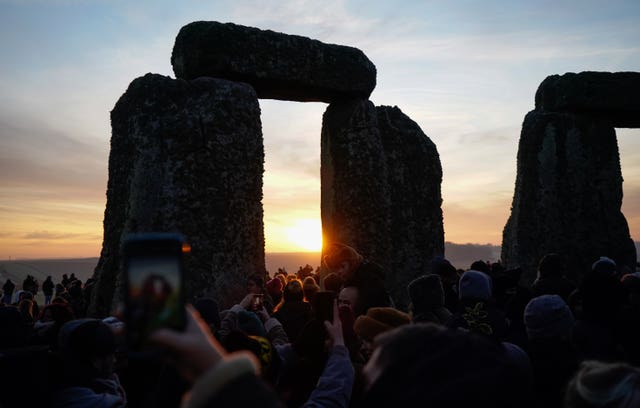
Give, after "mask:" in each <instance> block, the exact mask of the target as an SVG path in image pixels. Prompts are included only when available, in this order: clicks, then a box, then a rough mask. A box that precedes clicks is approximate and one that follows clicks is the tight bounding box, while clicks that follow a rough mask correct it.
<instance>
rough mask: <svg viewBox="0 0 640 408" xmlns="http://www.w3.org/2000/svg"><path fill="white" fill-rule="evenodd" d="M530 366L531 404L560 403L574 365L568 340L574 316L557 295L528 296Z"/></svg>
mask: <svg viewBox="0 0 640 408" xmlns="http://www.w3.org/2000/svg"><path fill="white" fill-rule="evenodd" d="M524 323H525V327H526V331H527V337H528V339H529V346H528V350H527V352H528V354H529V358H530V359H531V365H532V368H533V378H534V389H535V393H534V395H535V406H536V407H561V406H562V398H563V395H564V389H565V387H566V385H567V383H568V382H569V380H570V379H571V376H572V375H573V373H575V371H576V370H577V369H578V355H577V352H576V350H575V348H574V346H573V344H572V343H571V334H572V331H573V328H574V326H575V319H574V317H573V314H572V313H571V310H570V309H569V306H567V304H566V303H565V301H564V300H563V299H562V297H560V296H559V295H542V296H539V297H536V298H533V299H531V301H529V303H528V304H527V306H526V308H525V311H524Z"/></svg>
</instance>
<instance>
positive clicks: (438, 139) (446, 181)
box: [0, 0, 640, 259]
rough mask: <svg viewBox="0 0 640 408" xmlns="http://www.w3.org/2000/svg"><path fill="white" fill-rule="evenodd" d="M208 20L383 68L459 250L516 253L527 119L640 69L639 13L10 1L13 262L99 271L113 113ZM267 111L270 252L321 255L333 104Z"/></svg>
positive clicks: (6, 8) (7, 134) (632, 178)
mask: <svg viewBox="0 0 640 408" xmlns="http://www.w3.org/2000/svg"><path fill="white" fill-rule="evenodd" d="M199 20H211V21H220V22H233V23H236V24H242V25H248V26H253V27H258V28H261V29H271V30H274V31H279V32H284V33H288V34H296V35H303V36H307V37H310V38H314V39H318V40H320V41H323V42H326V43H335V44H342V45H349V46H354V47H357V48H359V49H361V50H362V51H363V52H364V53H365V54H366V55H367V56H368V57H369V59H371V61H373V63H374V64H375V65H376V67H377V71H378V76H377V86H376V89H375V90H374V91H373V93H372V95H371V97H370V99H371V100H372V101H373V102H374V103H375V104H376V105H390V106H393V105H397V106H398V107H399V108H400V109H401V110H402V111H403V112H404V113H405V114H407V115H408V116H409V117H410V118H412V119H413V120H414V121H415V122H417V123H418V125H419V126H420V127H421V128H422V130H423V131H424V132H425V133H426V134H427V135H428V136H429V137H430V138H431V140H433V142H434V143H435V144H436V146H437V148H438V151H439V154H440V159H441V162H442V167H443V184H442V196H443V200H444V202H443V212H444V227H445V239H446V240H447V241H451V242H456V243H481V244H485V243H491V244H495V245H500V243H501V240H502V229H503V227H504V224H505V223H506V221H507V218H508V216H509V211H510V205H511V200H512V197H513V190H514V184H515V176H516V154H517V145H518V139H519V135H520V128H521V125H522V120H523V118H524V116H525V114H526V113H527V112H528V111H530V110H532V109H533V108H534V95H535V91H536V89H537V87H538V85H539V84H540V82H541V81H542V80H543V79H544V78H545V77H547V76H548V75H552V74H563V73H565V72H581V71H587V70H590V71H640V2H638V1H637V0H631V1H615V0H609V1H557V0H556V1H536V2H533V1H530V2H526V1H510V2H505V1H489V0H484V1H444V0H443V1H403V2H389V1H372V0H367V1H360V0H358V1H351V0H324V1H309V0H301V1H283V0H280V1H277V0H276V1H269V0H255V1H254V0H248V1H243V0H233V1H215V0H211V1H204V0H197V1H196V0H184V1H164V0H153V1H146V0H145V1H135V2H134V1H127V0H22V1H21V0H0V259H9V258H13V259H16V258H42V257H56V258H57V257H93V256H99V253H100V248H101V244H102V221H103V214H104V209H105V204H106V185H107V178H108V168H107V166H108V155H109V140H110V133H111V130H110V123H109V112H110V110H111V109H112V108H113V106H114V105H115V103H116V101H117V100H118V98H119V97H120V96H121V95H122V94H123V93H124V91H125V90H126V89H127V86H128V84H129V83H130V82H131V81H132V80H133V79H135V78H137V77H139V76H142V75H144V74H146V73H148V72H153V73H159V74H163V75H168V76H171V77H174V75H173V70H172V68H171V63H170V57H171V50H172V48H173V43H174V40H175V37H176V35H177V33H178V31H179V30H180V28H181V27H182V26H184V25H186V24H188V23H190V22H192V21H199ZM260 107H261V110H262V117H261V119H262V126H263V135H264V143H265V151H266V163H265V176H264V200H263V204H264V211H265V218H264V220H265V235H266V250H267V251H269V252H293V251H302V250H309V249H312V247H313V246H317V245H318V244H317V242H319V239H320V238H319V234H320V231H319V230H320V220H319V219H320V130H321V121H322V113H323V112H324V110H325V109H326V107H327V105H326V104H323V103H297V102H283V101H271V100H260ZM617 131H618V143H619V148H620V155H621V164H622V173H623V177H624V179H625V182H624V185H623V188H624V200H623V212H624V214H625V215H626V217H627V220H628V222H629V225H630V229H631V235H632V237H633V238H634V239H635V240H640V130H638V129H618V130H617ZM304 237H313V238H312V239H310V241H315V243H314V242H308V241H309V238H304Z"/></svg>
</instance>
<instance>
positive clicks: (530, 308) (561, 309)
mask: <svg viewBox="0 0 640 408" xmlns="http://www.w3.org/2000/svg"><path fill="white" fill-rule="evenodd" d="M524 324H525V326H526V328H527V336H528V337H529V339H538V338H545V337H559V336H562V335H564V334H567V333H568V332H569V331H570V330H571V329H572V328H573V325H574V324H575V319H574V318H573V315H572V314H571V310H570V309H569V306H567V304H566V303H565V302H564V300H562V298H561V297H560V296H558V295H542V296H538V297H536V298H533V299H531V301H530V302H529V304H527V307H526V308H525V309H524Z"/></svg>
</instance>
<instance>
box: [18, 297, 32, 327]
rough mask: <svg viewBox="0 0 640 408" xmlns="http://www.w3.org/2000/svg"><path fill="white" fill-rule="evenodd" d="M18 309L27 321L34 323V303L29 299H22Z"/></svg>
mask: <svg viewBox="0 0 640 408" xmlns="http://www.w3.org/2000/svg"><path fill="white" fill-rule="evenodd" d="M18 309H19V310H20V314H21V315H22V318H23V319H24V320H25V321H28V322H31V323H33V320H34V317H33V301H31V300H29V299H22V300H21V301H20V303H19V304H18Z"/></svg>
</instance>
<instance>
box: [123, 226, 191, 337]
mask: <svg viewBox="0 0 640 408" xmlns="http://www.w3.org/2000/svg"><path fill="white" fill-rule="evenodd" d="M188 249H189V246H188V245H187V244H186V243H185V240H184V238H183V237H182V236H181V235H180V234H168V233H144V234H130V235H128V236H126V237H125V240H124V244H123V270H124V282H125V290H126V293H125V296H124V299H125V322H126V331H127V340H128V343H129V346H130V347H131V349H133V350H141V349H144V348H147V346H148V344H147V339H148V338H149V335H150V334H151V333H152V332H153V331H154V330H157V329H160V328H170V329H173V330H180V331H181V330H184V327H185V325H186V315H185V307H184V304H185V294H184V259H183V258H184V253H185V252H186V251H187V250H188Z"/></svg>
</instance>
